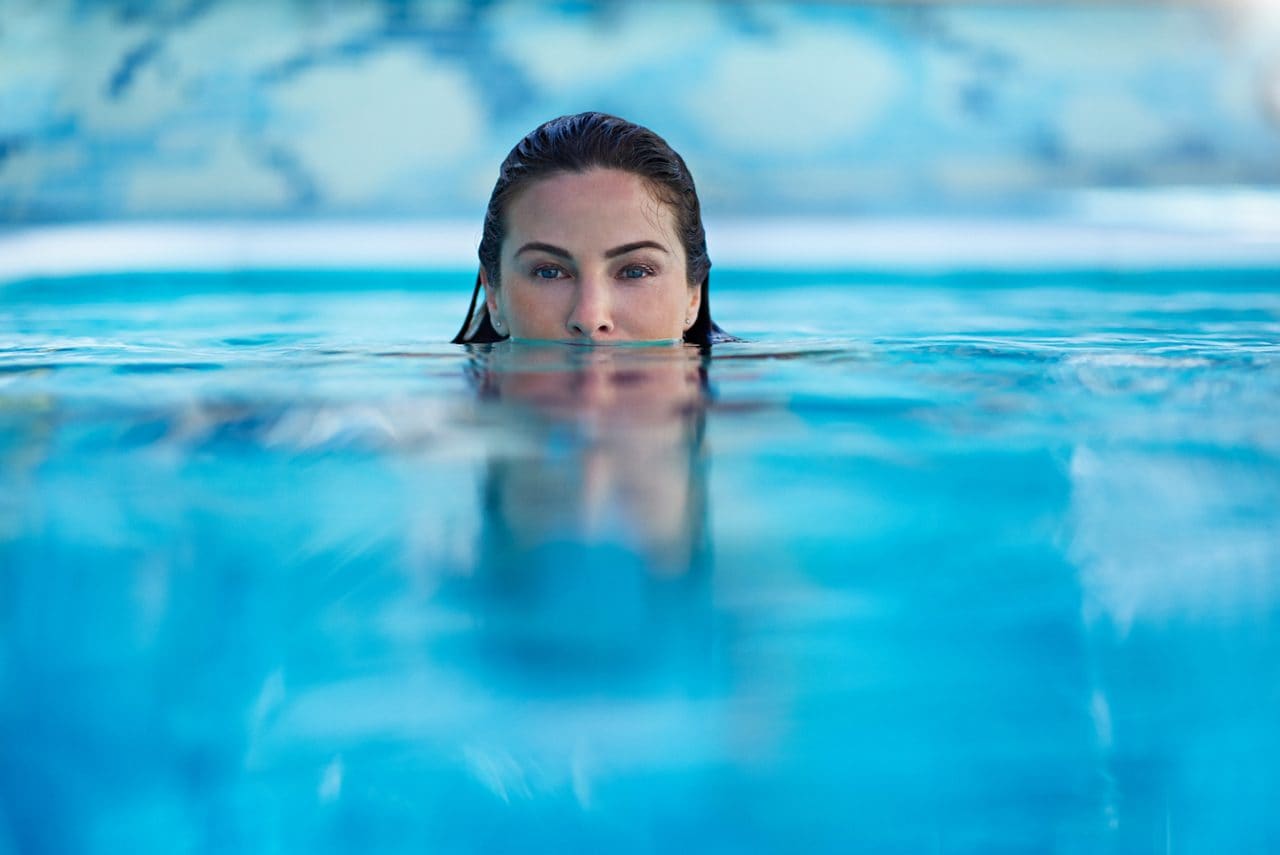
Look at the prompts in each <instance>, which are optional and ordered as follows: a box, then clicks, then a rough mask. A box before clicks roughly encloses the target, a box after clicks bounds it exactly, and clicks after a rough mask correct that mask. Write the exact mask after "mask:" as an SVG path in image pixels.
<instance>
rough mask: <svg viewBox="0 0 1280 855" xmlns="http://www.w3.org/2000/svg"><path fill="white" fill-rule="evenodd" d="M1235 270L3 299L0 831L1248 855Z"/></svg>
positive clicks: (1276, 376) (216, 841)
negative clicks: (471, 298) (672, 314)
mask: <svg viewBox="0 0 1280 855" xmlns="http://www.w3.org/2000/svg"><path fill="white" fill-rule="evenodd" d="M1278 281H1280V271H1275V270H1236V271H1201V272H1188V273H1156V272H1150V273H1143V272H1137V271H1135V272H1130V273H1125V274H1087V273H1066V272H1056V273H1046V274H1030V273H1027V274H1008V273H1006V274H990V275H980V274H965V275H962V274H956V275H951V276H941V277H928V276H901V275H900V276H886V275H872V274H853V273H848V274H840V273H832V274H804V275H800V274H789V275H788V274H767V273H732V272H730V273H726V274H721V273H717V276H716V282H715V288H716V293H715V298H714V304H715V308H716V313H717V316H718V318H719V319H720V321H721V323H723V324H724V325H725V326H726V327H727V328H728V329H730V330H731V331H733V332H735V333H737V334H739V335H742V336H744V337H746V338H747V339H748V341H745V342H742V343H736V344H730V345H725V346H721V347H717V348H716V350H715V353H714V354H713V355H712V356H711V357H710V358H709V359H705V360H704V359H701V358H700V357H699V356H698V355H697V354H696V353H687V352H684V351H682V350H681V349H676V348H664V349H656V350H655V349H645V348H637V349H629V348H628V349H620V350H607V351H600V350H592V349H583V348H567V347H559V346H544V347H523V348H522V347H513V346H507V345H499V346H496V347H494V348H492V349H491V350H488V351H479V352H475V353H468V352H466V351H464V350H463V349H462V348H459V347H455V346H452V345H448V344H443V343H441V342H443V341H445V340H447V338H448V337H449V336H450V335H451V334H452V333H453V332H454V331H455V329H456V325H457V323H458V322H459V320H460V318H461V315H462V312H463V309H464V308H465V300H466V297H467V291H468V279H467V277H466V276H465V275H463V274H457V275H446V274H443V273H434V274H409V273H405V274H392V273H385V272H384V273H371V274H367V275H357V274H352V273H332V272H331V273H315V274H310V273H305V272H291V273H262V274H239V275H234V276H227V275H213V274H200V275H195V274H186V275H179V274H149V275H142V276H98V277H82V278H64V279H42V280H24V281H16V282H9V283H4V284H0V309H2V310H0V853H4V855H8V853H31V852H94V853H97V852H103V853H115V852H136V853H149V852H156V853H161V852H163V853H169V852H206V851H207V852H224V851H257V852H297V851H305V852H342V851H352V850H358V851H379V852H454V851H466V852H470V851H547V852H562V851H611V852H652V851H687V850H693V849H694V848H695V847H696V849H697V850H700V851H706V852H722V851H723V852H738V851H744V850H767V851H819V852H846V851H851V850H861V851H876V852H894V851H901V852H1003V851H1018V852H1026V851H1035V852H1043V851H1052V852H1098V851H1103V852H1107V851H1115V852H1120V851H1123V852H1208V851H1216V852H1228V851H1234V852H1262V851H1275V850H1277V849H1278V848H1280V818H1278V817H1280V814H1278V813H1277V812H1276V810H1275V805H1276V804H1277V803H1278V801H1280V725H1278V722H1280V288H1277V287H1276V283H1277V282H1278Z"/></svg>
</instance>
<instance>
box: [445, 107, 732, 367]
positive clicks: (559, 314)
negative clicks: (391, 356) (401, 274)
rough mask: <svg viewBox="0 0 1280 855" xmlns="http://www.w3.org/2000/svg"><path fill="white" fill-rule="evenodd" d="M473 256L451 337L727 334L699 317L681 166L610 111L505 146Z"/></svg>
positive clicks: (696, 231) (698, 225) (698, 263)
mask: <svg viewBox="0 0 1280 855" xmlns="http://www.w3.org/2000/svg"><path fill="white" fill-rule="evenodd" d="M479 254H480V272H479V275H478V276H477V278H476V290H475V292H474V293H473V294H472V297H471V306H470V308H469V309H468V310H467V318H466V321H464V322H463V325H462V329H461V330H459V331H458V335H457V336H455V337H454V339H453V341H454V342H455V343H456V344H477V343H484V342H494V341H504V340H507V339H514V340H531V341H533V340H541V341H548V340H549V341H569V342H577V343H583V344H611V343H624V342H637V341H647V342H656V341H684V342H686V343H689V344H697V345H700V346H703V347H705V346H709V345H711V344H713V343H715V342H718V341H727V340H732V337H731V336H728V335H726V334H725V333H724V332H723V331H722V330H721V329H720V328H719V327H718V326H716V324H715V323H714V322H713V321H712V320H711V307H710V303H709V294H708V280H709V271H710V269H711V261H710V259H709V258H708V257H707V241H706V234H705V232H704V230H703V226H702V211H701V207H700V205H699V204H698V193H697V190H696V189H695V188H694V184H693V176H691V175H690V174H689V168H688V167H687V166H686V165H685V162H684V159H683V158H681V157H680V155H679V154H677V153H676V152H675V151H674V150H673V149H672V148H671V146H669V145H667V143H666V141H665V140H663V139H662V138H661V137H659V136H658V135H657V134H655V133H653V132H652V131H650V130H649V129H647V128H643V127H641V126H639V125H636V124H633V123H631V122H628V121H626V120H624V119H619V118H618V117H616V116H609V115H606V114H604V113H579V114H577V115H573V116H562V117H560V118H558V119H552V120H551V121H549V122H547V123H545V124H543V125H541V126H540V127H538V128H537V129H535V130H534V131H533V132H531V133H530V134H529V135H528V136H526V137H525V138H524V139H522V140H521V141H520V142H519V143H518V144H517V145H516V147H515V148H513V149H512V150H511V153H510V154H508V155H507V158H506V160H504V161H503V162H502V167H501V169H500V171H499V174H498V182H497V184H496V185H494V188H493V195H492V196H490V197H489V208H488V210H487V211H486V213H485V220H484V235H483V237H482V238H481V241H480V253H479ZM482 289H483V292H484V301H483V302H480V300H479V295H480V292H481V290H482Z"/></svg>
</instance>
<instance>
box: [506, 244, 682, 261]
mask: <svg viewBox="0 0 1280 855" xmlns="http://www.w3.org/2000/svg"><path fill="white" fill-rule="evenodd" d="M637 249H656V250H658V251H659V252H667V251H668V250H667V248H666V247H665V246H663V245H662V244H660V243H658V242H657V241H652V240H638V241H636V242H634V243H624V244H622V245H621V246H615V247H614V248H613V249H610V250H606V251H605V254H604V257H605V258H617V257H618V256H619V255H626V254H627V253H628V252H634V251H635V250H637ZM534 251H538V252H545V253H547V254H549V255H554V256H558V257H560V258H563V259H566V260H569V261H572V260H573V254H572V253H570V252H569V250H567V249H563V248H561V247H558V246H555V245H554V244H549V243H542V242H540V241H530V242H529V243H526V244H525V245H524V246H522V247H520V248H519V249H517V250H516V255H519V254H520V253H522V252H534Z"/></svg>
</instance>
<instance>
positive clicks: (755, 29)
mask: <svg viewBox="0 0 1280 855" xmlns="http://www.w3.org/2000/svg"><path fill="white" fill-rule="evenodd" d="M1277 46H1280V9H1277V8H1275V7H1274V4H1269V3H1266V2H1241V3H1235V4H1231V5H1229V6H1226V5H1223V6H1214V5H1195V4H1180V5H1176V6H1175V5H1152V4H1135V5H1125V4H1120V5H1108V6H1103V5H1100V4H1071V3H1064V4H1055V3H1045V4H999V5H992V4H967V3H954V4H938V3H932V4H923V5H913V4H892V5H888V4H886V5H873V6H860V5H857V4H812V5H806V4H777V3H773V4H770V3H764V4H738V3H729V2H723V3H716V2H707V3H661V2H660V3H644V4H640V3H623V2H598V3H560V4H548V3H530V2H475V3H465V2H458V3H445V2H427V1H426V0H421V2H412V0H385V1H384V2H381V3H356V2H325V3H302V2H294V3H285V2H274V3H272V2H268V3H252V2H245V1H244V0H190V2H181V3H167V4H150V3H138V2H125V0H119V2H97V3H92V2H83V1H82V2H71V0H64V2H35V0H26V2H23V0H7V2H5V12H4V15H3V16H0V222H9V223H21V222H33V221H46V220H64V219H111V218H145V217H169V216H310V215H321V216H364V215H376V216H387V215H390V216H399V215H406V216H431V217H470V216H474V215H475V213H476V212H477V211H478V210H479V208H480V207H481V206H482V205H483V202H484V199H485V198H486V196H487V194H488V190H489V188H490V187H491V185H492V180H493V177H494V171H495V167H496V165H497V163H498V161H499V160H500V158H501V157H502V155H503V154H504V153H505V152H506V150H507V149H508V148H509V147H510V146H511V144H512V143H513V142H514V141H515V140H516V139H517V138H518V137H519V136H520V135H521V134H523V133H524V132H525V131H527V130H528V129H529V128H530V127H532V126H534V125H536V124H537V123H538V122H540V121H541V120H543V119H546V118H549V117H551V116H553V115H557V114H561V113H565V112H571V111H577V110H582V109H602V110H607V111H611V112H616V113H619V114H622V115H625V116H627V117H629V118H633V119H635V120H637V121H641V122H644V123H646V124H649V125H651V126H652V127H654V128H655V129H657V130H659V131H660V132H661V133H663V134H664V135H665V136H667V137H668V139H670V140H671V141H672V143H673V144H674V145H675V146H676V147H677V148H678V149H680V150H681V151H682V152H683V153H684V154H685V155H686V157H687V159H688V160H689V161H690V163H691V165H692V167H693V169H694V171H695V174H696V175H697V176H698V178H699V182H700V185H701V187H702V191H703V194H704V197H705V204H706V206H707V209H708V211H709V212H711V213H712V214H727V215H761V214H778V215H791V214H796V213H817V214H838V215H846V214H857V213H868V212H870V213H884V212H893V211H920V210H938V211H946V212H954V211H974V210H977V211H986V210H998V211H1009V210H1016V209H1018V208H1019V206H1026V205H1028V204H1034V203H1035V201H1036V200H1037V199H1042V198H1043V197H1044V195H1045V193H1046V191H1049V192H1052V191H1058V190H1073V189H1079V188H1093V187H1125V188H1128V187H1138V188H1141V187H1148V186H1179V187H1181V186H1194V187H1204V186H1209V187H1220V186H1241V185H1245V186H1250V187H1275V186H1277V185H1280V47H1277Z"/></svg>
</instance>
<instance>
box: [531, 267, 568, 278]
mask: <svg viewBox="0 0 1280 855" xmlns="http://www.w3.org/2000/svg"><path fill="white" fill-rule="evenodd" d="M563 272H564V271H562V270H561V269H560V268H559V267H538V268H535V269H534V271H533V277H534V278H535V279H547V280H551V279H559V278H560V276H561V274H562V273H563Z"/></svg>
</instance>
